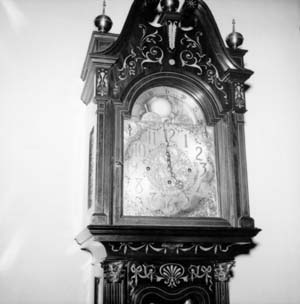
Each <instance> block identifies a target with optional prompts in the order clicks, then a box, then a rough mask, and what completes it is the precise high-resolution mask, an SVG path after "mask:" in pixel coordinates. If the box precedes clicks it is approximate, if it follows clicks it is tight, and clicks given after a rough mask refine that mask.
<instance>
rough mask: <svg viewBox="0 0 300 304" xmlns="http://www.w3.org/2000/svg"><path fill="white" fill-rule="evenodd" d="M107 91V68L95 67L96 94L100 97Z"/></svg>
mask: <svg viewBox="0 0 300 304" xmlns="http://www.w3.org/2000/svg"><path fill="white" fill-rule="evenodd" d="M107 93H108V70H107V69H104V68H100V69H97V72H96V95H99V96H101V97H103V96H106V95H107Z"/></svg>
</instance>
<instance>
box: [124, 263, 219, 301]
mask: <svg viewBox="0 0 300 304" xmlns="http://www.w3.org/2000/svg"><path fill="white" fill-rule="evenodd" d="M197 279H203V280H204V282H205V284H206V285H207V286H208V288H209V290H210V291H212V286H213V281H212V267H211V266H210V265H208V266H204V265H189V266H187V267H184V266H183V265H181V264H178V263H167V264H163V265H161V266H156V265H147V264H135V263H133V264H132V265H131V266H130V281H129V286H130V295H131V296H132V294H133V292H134V289H135V288H136V286H137V285H138V284H139V281H140V280H148V281H150V282H151V283H163V284H165V285H166V286H167V287H169V288H171V289H173V288H175V287H178V286H179V285H180V284H182V283H189V282H194V281H195V280H197Z"/></svg>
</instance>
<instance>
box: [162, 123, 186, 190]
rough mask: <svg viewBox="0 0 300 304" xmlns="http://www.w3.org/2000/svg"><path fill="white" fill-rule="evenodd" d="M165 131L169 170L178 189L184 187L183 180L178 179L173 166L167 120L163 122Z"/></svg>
mask: <svg viewBox="0 0 300 304" xmlns="http://www.w3.org/2000/svg"><path fill="white" fill-rule="evenodd" d="M163 131H164V137H165V142H166V157H167V166H168V171H169V172H170V175H171V177H172V178H173V180H175V187H176V188H178V189H183V182H182V181H181V180H179V179H177V177H176V175H175V173H174V170H173V166H172V161H171V153H170V142H169V139H168V134H167V129H166V121H165V122H164V123H163Z"/></svg>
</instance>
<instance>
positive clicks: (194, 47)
mask: <svg viewBox="0 0 300 304" xmlns="http://www.w3.org/2000/svg"><path fill="white" fill-rule="evenodd" d="M202 35H203V34H202V33H201V32H197V33H196V34H195V39H192V38H191V37H189V36H188V35H187V34H184V37H183V38H182V39H181V40H180V44H181V45H182V46H184V47H185V49H184V50H183V51H181V52H180V55H179V57H180V62H181V66H182V67H184V66H188V67H191V68H193V69H196V70H197V75H198V76H202V75H203V76H205V77H206V80H207V82H208V83H210V84H212V85H213V86H214V87H215V88H216V89H217V90H218V91H219V92H221V93H222V94H223V97H224V99H225V103H227V98H228V96H227V93H226V91H225V88H224V82H225V78H220V76H219V72H218V70H217V68H216V66H215V65H214V64H213V63H212V60H211V58H210V57H208V56H207V55H206V54H204V53H203V50H202V46H201V43H200V37H201V36H202Z"/></svg>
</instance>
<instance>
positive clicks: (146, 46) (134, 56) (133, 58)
mask: <svg viewBox="0 0 300 304" xmlns="http://www.w3.org/2000/svg"><path fill="white" fill-rule="evenodd" d="M139 28H140V29H141V30H142V37H141V39H140V44H139V45H138V46H137V47H136V48H133V49H131V50H130V54H129V55H128V56H127V57H125V59H124V61H123V65H122V67H121V68H119V69H118V78H119V80H125V79H127V78H128V77H130V76H135V75H136V73H137V66H138V64H139V65H140V67H141V68H142V69H145V66H144V65H145V64H146V63H151V64H157V63H158V64H162V60H163V58H164V51H163V50H162V49H161V48H160V47H159V46H158V43H159V42H161V41H162V40H163V38H162V36H161V35H159V34H158V30H154V31H152V32H151V33H147V29H146V26H145V25H143V24H140V25H139Z"/></svg>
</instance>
